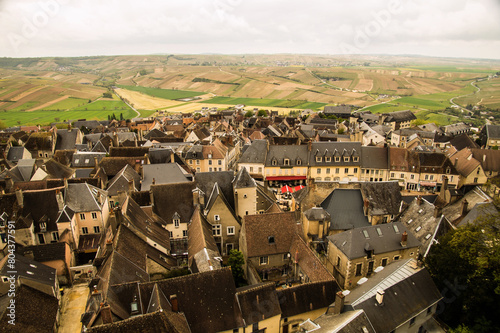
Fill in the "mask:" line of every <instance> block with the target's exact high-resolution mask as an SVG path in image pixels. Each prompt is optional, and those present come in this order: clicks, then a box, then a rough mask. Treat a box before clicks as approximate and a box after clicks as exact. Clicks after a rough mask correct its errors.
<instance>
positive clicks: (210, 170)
mask: <svg viewBox="0 0 500 333" xmlns="http://www.w3.org/2000/svg"><path fill="white" fill-rule="evenodd" d="M215 171H217V169H215ZM208 172H212V167H210V168H208Z"/></svg>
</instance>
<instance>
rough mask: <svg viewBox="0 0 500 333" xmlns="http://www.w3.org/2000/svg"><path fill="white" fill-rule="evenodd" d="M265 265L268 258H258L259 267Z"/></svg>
mask: <svg viewBox="0 0 500 333" xmlns="http://www.w3.org/2000/svg"><path fill="white" fill-rule="evenodd" d="M267 263H268V257H260V258H259V264H260V265H267Z"/></svg>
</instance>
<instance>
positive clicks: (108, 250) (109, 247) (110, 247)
mask: <svg viewBox="0 0 500 333" xmlns="http://www.w3.org/2000/svg"><path fill="white" fill-rule="evenodd" d="M111 251H113V241H112V240H111V239H108V240H107V241H106V254H110V253H111Z"/></svg>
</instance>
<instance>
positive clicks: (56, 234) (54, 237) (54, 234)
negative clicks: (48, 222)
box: [52, 231, 59, 242]
mask: <svg viewBox="0 0 500 333" xmlns="http://www.w3.org/2000/svg"><path fill="white" fill-rule="evenodd" d="M52 240H53V241H55V242H57V241H58V240H59V233H58V232H57V231H54V232H53V233H52Z"/></svg>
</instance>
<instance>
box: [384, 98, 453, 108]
mask: <svg viewBox="0 0 500 333" xmlns="http://www.w3.org/2000/svg"><path fill="white" fill-rule="evenodd" d="M426 97H427V96H422V97H421V98H418V97H402V98H399V99H397V100H395V101H394V102H395V103H399V104H405V105H410V106H415V107H417V108H425V109H432V110H443V109H445V108H446V107H448V106H450V102H449V100H445V99H443V100H439V101H438V100H433V99H432V98H431V99H428V98H426Z"/></svg>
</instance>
